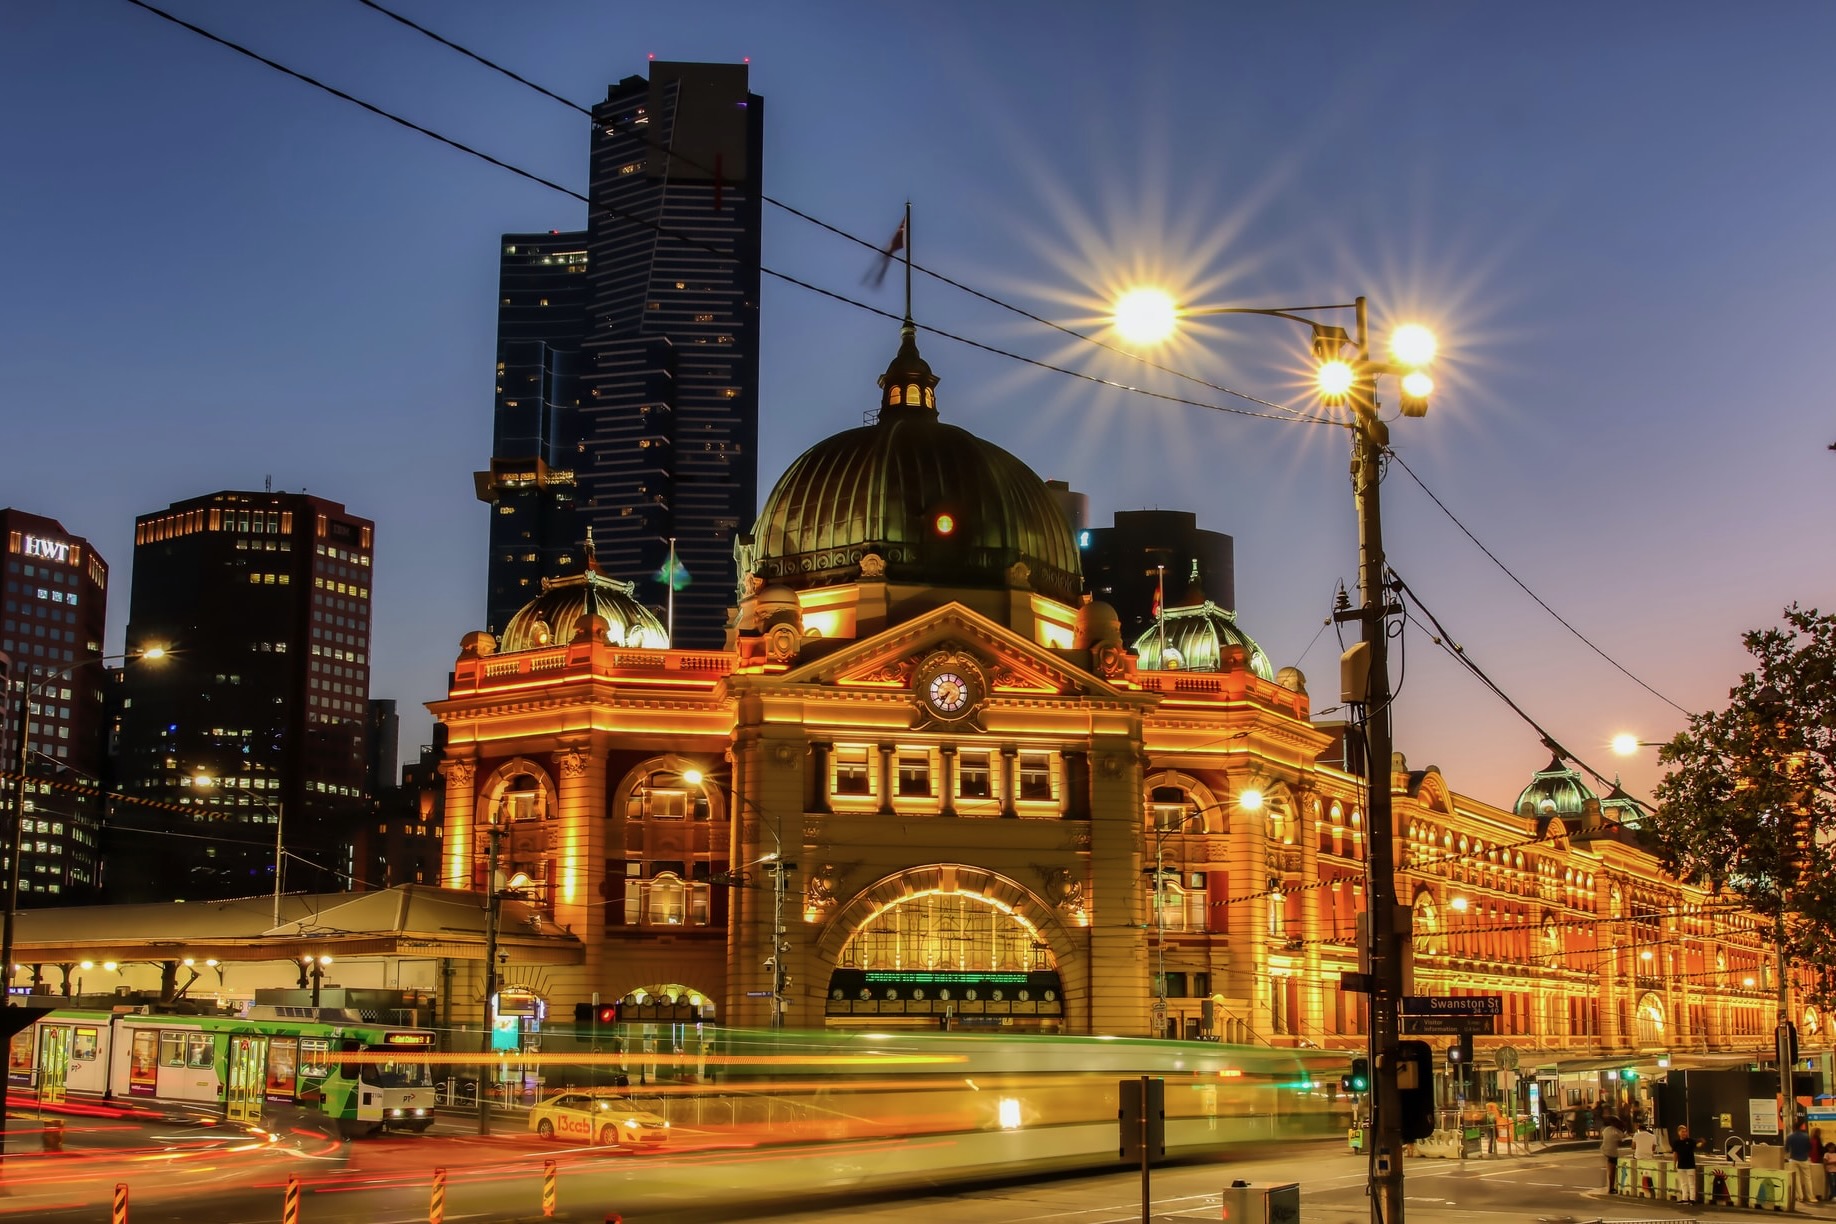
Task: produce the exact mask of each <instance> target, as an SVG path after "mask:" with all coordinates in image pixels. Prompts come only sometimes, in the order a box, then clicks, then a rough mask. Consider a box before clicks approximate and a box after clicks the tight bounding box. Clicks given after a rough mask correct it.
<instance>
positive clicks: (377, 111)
mask: <svg viewBox="0 0 1836 1224" xmlns="http://www.w3.org/2000/svg"><path fill="white" fill-rule="evenodd" d="M127 3H129V4H131V5H133V6H134V7H136V8H139V9H143V10H145V11H146V12H149V13H151V14H153V15H154V16H156V17H159V18H161V19H162V20H165V21H169V22H171V23H172V24H174V25H176V26H179V27H181V28H183V29H185V30H189V31H190V32H192V33H194V34H196V35H198V36H199V37H201V38H205V39H208V40H209V41H211V42H213V43H216V44H217V45H219V46H221V47H225V48H227V49H229V50H231V51H234V52H236V53H237V54H239V55H245V56H247V57H249V58H250V59H253V60H255V61H256V62H257V63H260V64H263V65H265V66H266V67H269V68H272V69H274V70H275V71H276V72H280V73H282V74H284V75H286V76H289V77H292V78H293V79H294V80H296V81H299V82H301V83H303V84H306V85H310V86H312V87H313V88H315V89H319V90H323V91H324V92H326V93H328V94H331V95H332V96H333V97H335V98H338V99H340V100H341V101H345V102H349V103H351V104H353V105H355V106H358V107H361V108H362V109H364V110H366V111H368V112H370V113H371V114H373V115H377V116H379V117H381V118H384V119H387V120H389V121H390V122H391V123H395V124H399V125H400V126H402V127H405V128H407V129H408V130H410V131H412V132H416V133H418V134H420V135H423V136H426V137H428V138H430V139H432V140H436V141H438V142H440V143H441V144H443V145H446V146H447V147H449V148H452V149H456V150H458V151H459V152H461V153H465V154H468V155H470V156H472V157H476V158H478V159H479V160H481V161H484V162H487V163H489V164H490V165H493V166H496V167H498V168H499V169H502V170H508V171H509V172H510V173H512V174H515V175H518V176H519V177H521V178H525V179H528V180H529V181H531V182H533V183H537V184H540V185H541V186H543V187H547V188H548V189H550V190H551V191H557V192H559V193H561V194H562V195H565V196H568V197H570V198H572V199H575V200H579V201H580V202H581V203H583V204H588V205H589V206H591V203H592V202H591V200H589V199H588V197H587V196H585V195H583V194H582V193H580V192H578V191H575V190H574V189H573V188H571V187H564V186H562V185H561V184H559V183H556V182H554V181H552V180H550V179H546V178H543V177H542V176H541V175H539V174H535V173H533V172H531V171H528V170H524V169H522V168H521V167H519V166H515V165H512V164H511V163H509V162H506V161H504V160H503V159H501V158H498V157H495V156H493V155H491V154H489V153H486V152H484V151H482V150H480V149H475V148H473V147H472V146H470V145H468V144H465V143H464V142H462V141H459V140H455V139H453V138H452V137H450V136H445V135H442V134H441V133H439V132H436V131H434V130H433V129H432V128H429V127H426V126H424V125H422V124H419V123H416V122H414V121H413V120H411V119H406V118H404V117H402V116H400V115H397V114H394V113H393V112H391V111H388V110H385V109H383V108H382V107H380V106H377V105H375V104H374V103H370V102H366V101H364V100H363V99H361V98H359V97H357V96H355V95H354V94H351V93H348V92H346V91H345V90H342V89H339V88H337V87H336V86H333V85H328V84H326V83H325V82H324V81H321V80H318V79H317V78H316V77H313V76H310V75H309V74H307V73H304V72H300V71H298V70H297V69H294V68H289V67H287V66H286V65H285V64H282V63H280V62H278V61H276V60H273V59H270V58H269V57H267V56H265V55H262V54H261V53H259V52H257V51H253V50H251V49H250V48H248V47H245V46H243V45H241V44H240V43H237V42H235V41H233V40H231V39H228V38H225V37H223V36H222V35H219V34H213V33H212V32H211V31H209V30H206V29H204V28H203V27H202V26H199V25H195V24H193V23H192V22H189V21H186V20H184V19H183V18H181V17H176V16H174V15H173V14H171V13H168V12H166V11H165V10H164V9H161V8H158V7H157V6H155V5H152V4H149V3H148V2H147V0H127ZM372 7H374V6H372ZM468 54H470V53H469V52H468ZM473 58H475V59H481V60H482V57H479V56H476V55H474V56H473ZM544 92H546V91H544ZM569 105H573V104H572V103H569ZM761 198H762V197H761ZM602 207H605V211H606V212H607V213H608V214H610V215H611V216H614V217H617V218H618V219H619V220H622V221H629V222H632V223H633V224H637V225H642V226H643V227H644V228H646V229H649V230H652V231H654V232H655V233H657V234H659V235H661V236H663V237H666V238H669V239H671V240H673V241H677V242H681V243H683V244H685V245H687V246H691V247H694V248H697V249H699V250H703V251H706V252H708V253H709V254H711V255H713V256H715V257H716V258H719V259H732V258H733V253H732V252H731V251H727V250H722V249H720V248H719V247H716V246H714V245H712V244H710V243H707V242H703V241H701V240H699V239H696V238H694V237H691V236H689V235H687V234H683V233H681V232H680V231H677V230H673V229H671V228H669V227H668V226H664V225H659V224H657V223H656V222H654V221H651V220H649V219H647V218H644V217H640V216H637V215H636V214H633V213H629V212H627V211H625V210H623V209H618V208H612V207H609V206H602ZM780 207H784V206H783V205H780ZM792 211H795V210H792ZM799 215H800V216H802V215H806V214H801V213H799ZM811 220H814V218H811ZM817 224H825V223H822V222H817ZM825 228H830V229H834V227H833V226H826V225H825ZM835 232H836V233H838V234H844V236H845V237H847V238H849V239H850V240H851V241H854V242H861V243H864V244H865V245H867V246H869V247H871V248H872V249H873V250H876V251H877V250H879V248H878V247H875V246H873V244H872V243H868V242H866V240H865V239H861V238H857V237H855V236H854V235H852V234H845V233H844V231H841V230H835ZM912 266H913V267H914V268H917V267H918V266H919V265H917V264H913V265H912ZM759 271H760V273H761V274H763V275H765V276H769V277H772V278H773V279H775V280H780V281H783V282H784V283H786V284H789V285H795V286H797V287H798V288H799V289H804V290H807V291H809V292H811V293H815V294H818V295H820V296H823V297H827V298H831V299H833V300H835V301H837V302H840V303H842V304H843V305H847V306H852V307H854V308H855V309H857V310H863V311H867V312H868V313H871V314H876V315H879V316H880V317H882V318H885V319H890V320H892V321H894V322H899V321H902V318H903V316H901V315H898V314H895V313H893V312H892V311H888V310H883V309H881V308H879V307H877V306H871V305H869V304H867V303H866V302H862V301H859V300H858V299H855V298H851V297H849V296H847V295H846V294H843V293H837V292H835V291H834V290H832V289H824V288H821V287H820V286H817V285H814V284H811V283H810V282H809V281H806V280H803V279H801V278H799V277H795V276H792V275H790V274H789V273H786V272H779V271H777V270H776V269H774V268H769V267H766V266H764V265H763V264H761V265H760V266H759ZM927 275H931V273H929V272H927ZM983 296H985V295H983ZM989 300H991V301H994V300H996V299H992V298H991V299H989ZM1009 309H1015V310H1017V309H1018V308H1017V307H1009ZM1021 313H1024V312H1021ZM917 326H918V328H919V329H920V330H921V331H925V332H928V333H929V334H931V335H934V336H937V337H939V338H940V339H944V340H950V341H953V342H954V343H957V344H962V345H966V346H968V347H970V348H975V349H980V350H982V351H983V352H985V353H989V354H992V355H994V356H997V357H1005V358H1007V359H1008V360H1010V361H1018V362H1021V363H1023V364H1025V365H1030V366H1035V367H1037V368H1039V369H1042V370H1047V371H1050V372H1051V373H1055V374H1064V375H1068V376H1070V377H1072V378H1077V379H1082V380H1083V381H1085V382H1090V383H1094V384H1096V385H1098V386H1102V387H1108V388H1110V389H1112V390H1116V391H1126V392H1129V393H1131V394H1134V395H1141V396H1145V397H1147V398H1149V399H1157V400H1161V401H1163V402H1165V403H1173V404H1180V405H1184V406H1186V407H1191V408H1203V409H1206V410H1207V411H1211V412H1223V413H1229V414H1231V415H1233V416H1245V417H1256V418H1259V419H1262V420H1269V421H1280V422H1282V423H1283V424H1294V423H1297V422H1298V423H1306V424H1318V425H1340V426H1342V425H1343V424H1344V422H1342V421H1339V420H1337V419H1335V418H1332V417H1325V416H1318V415H1295V413H1296V410H1295V409H1292V408H1289V407H1287V406H1285V405H1282V404H1277V403H1274V402H1272V401H1269V400H1264V399H1259V398H1258V397H1256V396H1253V395H1250V394H1248V393H1246V392H1242V391H1235V390H1232V389H1230V388H1228V387H1220V386H1217V385H1215V384H1211V383H1206V384H1204V385H1206V386H1207V387H1211V388H1212V389H1214V390H1217V391H1219V392H1220V393H1221V394H1224V395H1229V396H1231V397H1233V398H1236V399H1241V400H1245V401H1247V402H1249V403H1253V404H1258V405H1261V406H1262V407H1265V408H1273V409H1275V410H1277V411H1278V412H1280V413H1282V414H1285V415H1276V413H1275V412H1258V411H1254V410H1252V409H1247V408H1236V407H1232V406H1230V405H1227V404H1214V403H1209V402H1206V401H1204V400H1195V399H1189V398H1186V397H1184V396H1178V395H1170V394H1166V393H1163V392H1158V391H1150V390H1148V389H1146V388H1144V387H1135V386H1131V385H1129V384H1127V383H1123V382H1118V381H1116V380H1115V379H1111V378H1102V377H1099V376H1097V375H1094V374H1085V373H1083V372H1081V371H1078V370H1072V369H1068V368H1066V367H1064V366H1059V365H1054V364H1052V363H1051V362H1047V361H1041V360H1039V359H1037V358H1033V357H1027V356H1024V355H1022V354H1020V353H1015V352H1012V351H1010V350H1007V349H1003V348H999V347H997V346H995V345H992V344H987V343H984V342H982V341H979V340H971V339H969V338H968V337H966V336H961V335H958V334H956V333H954V332H950V331H945V330H944V329H943V328H940V327H932V326H929V325H927V324H923V323H920V324H918V325H917ZM1070 334H1073V335H1075V334H1077V333H1075V332H1073V333H1070ZM1093 343H1095V342H1094V341H1093ZM1195 381H1202V380H1195Z"/></svg>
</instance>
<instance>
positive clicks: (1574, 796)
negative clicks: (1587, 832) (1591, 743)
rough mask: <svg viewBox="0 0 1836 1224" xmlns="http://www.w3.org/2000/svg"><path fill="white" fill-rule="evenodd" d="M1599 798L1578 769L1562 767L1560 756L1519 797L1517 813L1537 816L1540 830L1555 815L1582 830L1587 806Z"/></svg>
mask: <svg viewBox="0 0 1836 1224" xmlns="http://www.w3.org/2000/svg"><path fill="white" fill-rule="evenodd" d="M1590 802H1593V803H1598V802H1599V798H1598V797H1597V796H1596V795H1595V794H1594V792H1593V791H1591V790H1589V789H1588V786H1587V783H1586V782H1583V781H1582V780H1581V775H1580V774H1579V773H1578V772H1576V771H1575V770H1574V769H1572V768H1570V767H1569V766H1567V765H1564V764H1562V758H1561V757H1559V756H1555V757H1551V758H1550V759H1549V766H1548V768H1546V769H1539V770H1537V772H1536V773H1535V775H1533V776H1532V777H1531V779H1530V785H1528V786H1526V787H1524V789H1523V791H1522V792H1521V793H1519V795H1518V796H1517V813H1518V815H1520V816H1534V817H1536V821H1537V825H1538V827H1539V828H1540V827H1541V826H1542V825H1543V824H1544V823H1545V822H1547V821H1548V820H1549V818H1550V817H1552V816H1560V817H1561V818H1562V819H1563V820H1564V821H1565V822H1566V823H1567V824H1568V825H1569V826H1570V827H1571V828H1573V829H1579V828H1580V827H1581V817H1582V815H1583V812H1584V810H1585V809H1586V807H1587V805H1588V804H1589V803H1590Z"/></svg>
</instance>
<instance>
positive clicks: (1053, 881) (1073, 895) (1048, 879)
mask: <svg viewBox="0 0 1836 1224" xmlns="http://www.w3.org/2000/svg"><path fill="white" fill-rule="evenodd" d="M1035 870H1036V871H1038V873H1039V878H1040V880H1041V881H1043V882H1044V884H1045V889H1044V895H1045V899H1046V900H1047V901H1048V902H1050V903H1051V905H1052V906H1053V907H1054V908H1055V909H1057V910H1058V911H1059V912H1060V913H1064V914H1082V913H1083V912H1084V908H1085V906H1084V882H1083V881H1082V880H1080V879H1078V878H1077V877H1076V876H1074V875H1072V874H1071V873H1070V872H1069V871H1067V870H1065V869H1064V868H1063V867H1052V868H1046V867H1038V868H1035Z"/></svg>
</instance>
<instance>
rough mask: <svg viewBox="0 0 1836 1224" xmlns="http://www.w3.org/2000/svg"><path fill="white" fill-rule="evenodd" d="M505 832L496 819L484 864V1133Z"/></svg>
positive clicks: (481, 1131) (494, 1023)
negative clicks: (499, 856)
mask: <svg viewBox="0 0 1836 1224" xmlns="http://www.w3.org/2000/svg"><path fill="white" fill-rule="evenodd" d="M503 835H504V831H503V827H502V826H501V825H499V824H498V823H497V822H495V821H493V822H492V823H491V831H490V833H489V835H488V836H489V839H490V848H491V849H490V855H489V857H488V858H487V859H486V867H485V976H484V1035H483V1036H482V1037H481V1038H480V1039H479V1050H480V1056H479V1060H478V1133H479V1134H481V1135H488V1134H490V1133H491V1094H490V1092H489V1091H488V1081H489V1080H490V1077H491V1034H492V1030H493V1029H495V1028H496V1027H497V1006H496V1004H497V905H498V890H497V843H498V839H500V838H501V837H503Z"/></svg>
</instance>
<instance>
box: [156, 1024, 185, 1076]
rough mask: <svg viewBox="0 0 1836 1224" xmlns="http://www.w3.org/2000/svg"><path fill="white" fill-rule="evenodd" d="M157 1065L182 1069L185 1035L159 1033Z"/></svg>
mask: <svg viewBox="0 0 1836 1224" xmlns="http://www.w3.org/2000/svg"><path fill="white" fill-rule="evenodd" d="M159 1065H160V1066H162V1067H182V1066H184V1065H185V1034H183V1033H174V1032H162V1033H160V1035H159Z"/></svg>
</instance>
